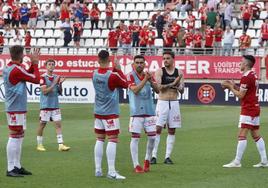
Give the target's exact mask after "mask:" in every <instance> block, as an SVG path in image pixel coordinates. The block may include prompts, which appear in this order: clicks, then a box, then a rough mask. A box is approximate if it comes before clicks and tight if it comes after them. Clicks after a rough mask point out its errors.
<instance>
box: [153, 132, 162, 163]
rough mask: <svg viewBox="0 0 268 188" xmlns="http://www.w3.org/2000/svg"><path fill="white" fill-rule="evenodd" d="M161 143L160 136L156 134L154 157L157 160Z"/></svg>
mask: <svg viewBox="0 0 268 188" xmlns="http://www.w3.org/2000/svg"><path fill="white" fill-rule="evenodd" d="M159 142H160V134H156V137H155V142H154V149H153V154H152V157H155V158H157V150H158V145H159Z"/></svg>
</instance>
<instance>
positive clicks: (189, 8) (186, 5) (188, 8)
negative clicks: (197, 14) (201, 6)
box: [181, 0, 193, 13]
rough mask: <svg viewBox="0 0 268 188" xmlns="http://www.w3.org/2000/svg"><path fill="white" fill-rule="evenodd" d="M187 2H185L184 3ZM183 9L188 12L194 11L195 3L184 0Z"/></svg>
mask: <svg viewBox="0 0 268 188" xmlns="http://www.w3.org/2000/svg"><path fill="white" fill-rule="evenodd" d="M184 2H185V3H184ZM181 10H182V11H183V12H188V13H189V11H193V5H192V2H191V1H190V0H186V1H185V0H183V3H182V7H181Z"/></svg>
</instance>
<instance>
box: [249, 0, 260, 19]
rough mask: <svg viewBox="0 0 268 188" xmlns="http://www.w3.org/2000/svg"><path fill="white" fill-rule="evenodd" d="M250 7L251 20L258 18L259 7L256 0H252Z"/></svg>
mask: <svg viewBox="0 0 268 188" xmlns="http://www.w3.org/2000/svg"><path fill="white" fill-rule="evenodd" d="M250 9H251V10H252V20H253V21H254V20H257V19H259V18H260V14H261V8H260V5H259V4H258V2H257V1H254V2H253V4H252V5H250Z"/></svg>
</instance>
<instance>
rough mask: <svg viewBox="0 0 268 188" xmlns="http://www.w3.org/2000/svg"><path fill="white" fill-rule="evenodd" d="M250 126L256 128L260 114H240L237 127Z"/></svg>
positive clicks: (258, 124)
mask: <svg viewBox="0 0 268 188" xmlns="http://www.w3.org/2000/svg"><path fill="white" fill-rule="evenodd" d="M248 126H251V127H252V128H253V129H258V128H259V126H260V116H256V117H251V116H245V115H240V118H239V123H238V127H239V128H250V127H248Z"/></svg>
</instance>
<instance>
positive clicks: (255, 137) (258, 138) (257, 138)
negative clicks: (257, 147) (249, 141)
mask: <svg viewBox="0 0 268 188" xmlns="http://www.w3.org/2000/svg"><path fill="white" fill-rule="evenodd" d="M252 138H253V140H254V141H255V142H258V141H259V140H260V138H261V136H260V135H258V136H253V135H252Z"/></svg>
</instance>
